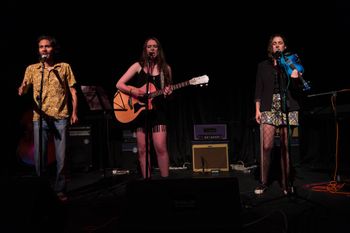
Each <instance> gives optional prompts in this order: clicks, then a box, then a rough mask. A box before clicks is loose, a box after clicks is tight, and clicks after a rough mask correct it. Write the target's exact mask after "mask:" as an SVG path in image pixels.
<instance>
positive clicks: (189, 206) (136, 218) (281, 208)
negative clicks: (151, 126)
mask: <svg viewBox="0 0 350 233" xmlns="http://www.w3.org/2000/svg"><path fill="white" fill-rule="evenodd" d="M295 171H296V172H295V174H296V175H295V181H294V185H295V190H296V193H295V194H294V195H292V196H284V195H283V193H282V190H281V188H280V186H279V184H278V182H277V181H275V182H273V183H272V184H271V186H270V187H269V189H268V190H267V191H266V193H264V194H263V195H259V196H257V195H255V194H254V188H255V186H256V185H257V173H258V170H250V171H249V172H242V171H228V172H223V171H221V172H218V173H210V172H208V173H202V172H193V171H192V170H188V169H187V170H185V169H176V170H171V171H170V176H169V178H167V179H161V178H160V177H159V174H158V172H157V171H154V172H153V173H152V179H151V180H142V179H141V178H140V176H139V174H137V173H132V172H131V173H125V174H123V173H122V172H121V171H116V170H115V171H114V174H113V171H112V170H110V169H105V170H98V171H89V172H75V173H71V174H70V176H69V183H68V192H67V194H68V197H69V200H68V201H67V202H66V203H61V202H58V201H56V200H54V199H47V198H45V196H46V195H49V193H50V190H48V189H47V188H46V189H45V188H43V187H42V186H43V185H42V183H40V182H37V181H34V182H33V179H35V178H32V179H31V178H30V176H28V175H23V174H22V175H21V176H16V177H11V178H9V179H8V180H7V181H8V182H5V184H7V185H8V186H7V187H8V188H7V192H6V193H7V194H9V195H8V196H7V199H5V200H4V202H6V203H5V204H7V206H8V207H9V208H8V209H6V208H5V210H6V213H5V215H7V216H8V217H7V220H6V222H4V227H2V229H6V231H4V232H20V231H21V230H24V229H30V228H32V229H33V230H34V229H35V230H36V232H38V229H41V231H40V232H63V233H74V232H98V233H100V232H110V233H113V232H128V231H133V230H136V231H142V232H146V231H150V232H154V231H159V232H183V231H186V230H198V231H203V230H215V231H217V232H259V233H261V232H298V233H300V232H305V233H306V232H308V233H310V232H325V231H330V232H342V231H344V230H345V229H350V228H349V227H350V222H349V220H348V217H349V213H350V193H349V192H350V188H349V185H348V182H347V180H346V178H345V176H344V177H343V178H344V180H342V181H341V182H339V183H338V184H334V183H332V182H331V181H332V174H331V172H325V171H322V172H320V171H314V170H312V169H310V168H306V167H297V168H295ZM38 183H39V184H38ZM131 184H133V185H131ZM340 184H344V186H343V187H340ZM5 187H6V186H5ZM38 187H39V188H38ZM130 187H131V188H130ZM336 188H339V190H338V193H336V192H335V191H336ZM35 189H38V190H37V191H35ZM37 197H40V198H37ZM131 201H132V202H133V203H134V204H132V205H130V203H131ZM135 203H137V204H135ZM237 204H238V205H239V206H238V205H237ZM125 216H127V217H125ZM143 216H144V217H143ZM5 219H6V218H5ZM157 219H158V220H161V221H162V222H163V223H164V224H162V222H160V221H157ZM164 221H166V222H164ZM33 222H34V223H35V224H34V223H33ZM209 222H210V224H209ZM138 223H139V224H138ZM141 223H142V224H141Z"/></svg>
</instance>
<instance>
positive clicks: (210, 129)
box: [193, 124, 227, 141]
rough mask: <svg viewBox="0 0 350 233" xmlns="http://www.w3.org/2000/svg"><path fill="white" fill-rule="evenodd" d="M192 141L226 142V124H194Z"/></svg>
mask: <svg viewBox="0 0 350 233" xmlns="http://www.w3.org/2000/svg"><path fill="white" fill-rule="evenodd" d="M193 139H194V140H203V141H210V140H227V127H226V124H210V125H207V124H195V125H194V126H193Z"/></svg>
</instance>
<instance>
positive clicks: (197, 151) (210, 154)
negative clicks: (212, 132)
mask: <svg viewBox="0 0 350 233" xmlns="http://www.w3.org/2000/svg"><path fill="white" fill-rule="evenodd" d="M228 161H229V160H228V143H227V142H215V143H214V144H213V143H208V142H205V143H200V142H198V141H196V142H193V144H192V167H193V171H194V172H203V171H204V172H211V171H215V170H218V171H229V162H228Z"/></svg>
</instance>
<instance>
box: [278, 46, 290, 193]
mask: <svg viewBox="0 0 350 233" xmlns="http://www.w3.org/2000/svg"><path fill="white" fill-rule="evenodd" d="M281 56H284V55H283V53H282V54H281ZM276 60H277V63H278V69H279V70H278V73H279V87H280V95H281V110H282V113H285V114H286V124H287V125H286V126H287V148H286V150H287V152H286V153H287V155H288V156H286V157H285V159H286V160H287V161H286V162H287V163H286V164H287V165H288V167H285V168H284V169H285V171H283V169H282V172H284V173H285V174H284V175H285V176H287V175H288V177H286V179H285V180H284V182H286V188H287V191H288V188H291V189H292V190H291V193H292V194H294V190H293V179H292V178H291V176H292V174H291V172H292V159H291V158H292V155H291V154H290V153H291V139H290V138H291V132H290V124H289V111H288V103H287V96H288V95H287V93H288V85H289V84H288V82H290V80H289V79H290V77H286V74H285V73H284V72H283V71H284V70H283V66H282V64H281V63H280V59H276ZM285 79H286V80H287V83H286V82H285ZM282 143H284V141H281V132H280V147H281V146H282Z"/></svg>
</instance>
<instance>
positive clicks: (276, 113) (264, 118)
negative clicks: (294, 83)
mask: <svg viewBox="0 0 350 233" xmlns="http://www.w3.org/2000/svg"><path fill="white" fill-rule="evenodd" d="M288 121H289V125H293V126H297V125H299V114H298V111H291V112H289V113H288ZM261 123H263V124H269V125H274V126H285V125H287V114H286V113H283V112H282V108H281V96H280V94H273V97H272V107H271V111H266V112H262V113H261Z"/></svg>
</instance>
